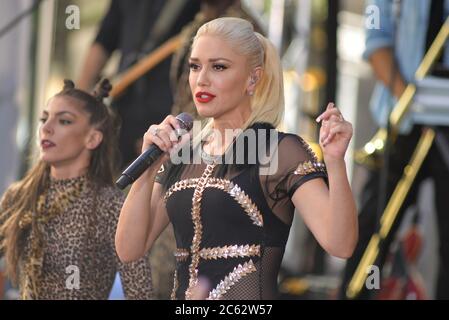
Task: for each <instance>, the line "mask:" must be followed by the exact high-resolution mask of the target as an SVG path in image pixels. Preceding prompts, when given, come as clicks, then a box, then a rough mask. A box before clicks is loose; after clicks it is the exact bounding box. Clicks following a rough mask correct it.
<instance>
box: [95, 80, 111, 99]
mask: <svg viewBox="0 0 449 320" xmlns="http://www.w3.org/2000/svg"><path fill="white" fill-rule="evenodd" d="M111 89H112V85H111V83H110V82H109V79H103V80H101V82H100V84H99V85H98V88H97V89H96V90H95V91H94V97H95V98H96V99H97V100H98V101H103V99H104V98H107V97H109V92H110V91H111Z"/></svg>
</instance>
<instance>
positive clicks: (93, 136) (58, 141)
mask: <svg viewBox="0 0 449 320" xmlns="http://www.w3.org/2000/svg"><path fill="white" fill-rule="evenodd" d="M40 121H41V125H40V126H39V148H40V160H42V161H44V162H46V163H48V164H49V165H50V175H51V176H52V177H53V178H54V179H70V178H76V177H79V176H82V175H83V174H85V173H86V172H87V170H88V168H89V163H90V158H91V155H92V151H93V150H94V149H96V148H97V147H98V145H99V144H100V143H101V141H102V140H103V134H102V133H101V132H100V131H99V130H97V129H96V128H94V127H93V126H91V125H90V124H89V114H88V113H87V112H86V111H84V110H83V109H82V106H81V103H80V102H79V101H78V100H76V99H74V98H72V97H67V96H56V97H54V98H52V99H51V100H50V101H49V103H48V104H47V106H46V107H45V108H44V109H43V111H42V114H41V118H40Z"/></svg>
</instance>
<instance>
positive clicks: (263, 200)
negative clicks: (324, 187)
mask: <svg viewBox="0 0 449 320" xmlns="http://www.w3.org/2000/svg"><path fill="white" fill-rule="evenodd" d="M248 130H249V129H248ZM276 133H277V134H278V137H277V138H276V139H277V140H276V147H277V148H276V150H277V154H276V152H273V153H271V154H272V155H274V156H275V157H277V170H276V171H275V172H270V173H269V174H267V172H264V174H262V170H261V168H262V164H261V163H260V162H259V161H256V162H257V163H256V164H253V165H233V166H230V165H228V166H225V165H221V164H216V163H215V162H212V163H210V162H209V163H207V162H203V161H202V162H201V163H199V164H184V165H183V166H182V169H181V170H178V173H177V176H178V177H179V178H176V179H175V181H174V182H173V181H171V182H170V183H167V181H168V180H169V178H168V177H169V176H170V175H173V174H176V173H175V170H174V169H173V167H174V166H173V165H170V164H165V165H164V168H165V170H164V171H163V172H162V173H160V174H159V176H158V177H157V179H156V181H157V182H159V183H162V184H164V185H165V186H166V193H165V197H164V201H165V205H166V208H167V213H168V215H169V218H170V220H171V222H172V225H173V228H174V232H175V237H176V244H177V250H176V252H175V257H176V260H177V268H176V272H175V279H174V288H173V293H172V298H173V299H191V298H193V297H194V288H195V287H196V286H197V285H198V281H201V279H205V280H206V283H207V284H208V285H209V287H210V290H209V293H208V295H207V297H206V298H207V299H275V298H276V297H277V275H278V272H279V268H280V265H281V261H282V257H283V254H284V249H285V245H286V242H287V238H288V234H289V230H290V226H291V223H292V219H293V214H294V206H293V203H292V201H291V197H292V196H293V194H294V192H295V190H296V189H297V188H299V187H300V186H301V185H302V184H303V183H304V182H306V181H308V180H311V179H316V178H324V179H326V178H327V175H326V170H325V167H324V165H323V164H321V163H319V162H318V161H317V159H316V157H315V155H314V154H313V152H312V150H311V149H310V147H309V146H308V145H307V143H306V142H305V141H304V140H303V139H302V138H300V137H298V136H296V135H292V134H285V133H281V132H277V131H276ZM234 145H235V143H234ZM234 150H235V148H234ZM274 156H273V157H274ZM273 157H272V158H270V159H271V160H270V161H272V159H273ZM172 180H173V179H172ZM317 214H318V213H317Z"/></svg>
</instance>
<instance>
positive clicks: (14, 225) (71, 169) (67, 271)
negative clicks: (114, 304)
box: [0, 80, 152, 299]
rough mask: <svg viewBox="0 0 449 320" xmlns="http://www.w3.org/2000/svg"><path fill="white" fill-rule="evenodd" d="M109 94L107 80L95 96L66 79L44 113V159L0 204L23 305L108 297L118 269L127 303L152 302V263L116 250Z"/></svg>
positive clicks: (2, 233)
mask: <svg viewBox="0 0 449 320" xmlns="http://www.w3.org/2000/svg"><path fill="white" fill-rule="evenodd" d="M110 89H111V86H110V84H109V82H108V81H107V80H105V81H103V82H102V84H101V87H100V92H99V93H98V94H95V96H92V95H89V94H87V93H85V92H83V91H80V90H77V89H75V88H74V84H73V82H71V81H68V80H66V82H65V86H64V89H63V90H62V91H61V92H60V93H58V94H57V95H56V96H55V97H53V98H52V99H51V100H50V101H49V103H48V105H47V106H46V108H45V110H44V111H43V113H42V119H41V122H42V124H41V126H40V129H39V139H40V151H41V152H40V161H39V162H38V164H37V165H36V166H35V167H34V168H32V169H31V171H30V172H29V173H28V174H27V176H26V177H25V178H24V179H23V180H21V181H19V182H17V183H16V184H14V185H12V186H11V187H10V188H9V189H8V190H7V191H6V192H5V194H4V196H3V199H2V201H1V202H0V240H1V247H0V248H1V251H0V256H1V255H3V254H5V256H6V262H7V273H8V275H9V276H10V277H11V279H12V280H13V281H14V282H16V283H17V284H18V285H19V289H20V293H21V297H22V298H23V299H107V298H108V295H109V292H110V290H111V288H112V285H113V282H114V276H115V273H116V271H119V272H120V276H121V280H122V284H123V287H124V290H125V295H126V297H127V298H129V299H149V298H151V294H152V288H151V272H150V268H149V260H148V257H143V258H142V259H140V260H139V261H136V262H133V263H129V264H124V263H121V262H120V261H119V259H118V258H117V255H116V252H115V246H114V230H115V228H116V225H117V221H118V215H119V212H120V208H121V206H122V203H123V200H124V197H123V195H122V193H121V192H120V191H118V190H117V189H116V188H114V187H113V184H112V180H113V179H112V178H113V175H112V173H113V167H112V164H111V163H110V162H111V161H110V159H113V152H114V150H115V148H114V146H113V145H112V144H113V143H114V142H115V139H114V128H113V121H112V117H111V115H110V114H109V112H108V110H107V108H106V106H105V105H104V104H103V103H102V99H103V98H104V97H106V96H107V94H108V92H109V90H110ZM104 137H107V139H103V138H104Z"/></svg>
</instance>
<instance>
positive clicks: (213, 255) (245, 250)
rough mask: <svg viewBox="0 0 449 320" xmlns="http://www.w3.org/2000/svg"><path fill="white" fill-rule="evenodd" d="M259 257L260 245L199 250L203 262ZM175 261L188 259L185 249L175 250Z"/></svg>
mask: <svg viewBox="0 0 449 320" xmlns="http://www.w3.org/2000/svg"><path fill="white" fill-rule="evenodd" d="M254 256H258V257H260V245H249V244H247V245H241V246H238V245H233V246H224V247H214V248H204V249H201V250H200V257H201V259H203V260H212V259H214V260H216V259H221V258H224V259H228V258H244V257H254ZM175 257H176V261H178V262H182V261H186V260H187V259H188V257H189V251H188V250H187V249H176V252H175Z"/></svg>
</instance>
